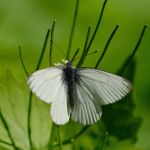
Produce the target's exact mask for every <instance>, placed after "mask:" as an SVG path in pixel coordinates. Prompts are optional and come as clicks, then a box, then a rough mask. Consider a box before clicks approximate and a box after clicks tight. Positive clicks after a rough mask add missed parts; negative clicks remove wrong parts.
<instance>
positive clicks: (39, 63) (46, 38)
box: [35, 29, 50, 71]
mask: <svg viewBox="0 0 150 150" xmlns="http://www.w3.org/2000/svg"><path fill="white" fill-rule="evenodd" d="M49 34H50V29H48V31H47V34H46V37H45V41H44V45H43V48H42V52H41V55H40V58H39V60H38V63H37V66H36V70H38V69H39V68H40V65H41V62H42V60H43V56H44V53H45V50H46V45H47V42H48V38H49ZM36 70H35V71H36Z"/></svg>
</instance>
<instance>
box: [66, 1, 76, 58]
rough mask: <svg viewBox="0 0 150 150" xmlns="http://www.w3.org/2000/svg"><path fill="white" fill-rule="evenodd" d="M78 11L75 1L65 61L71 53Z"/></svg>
mask: <svg viewBox="0 0 150 150" xmlns="http://www.w3.org/2000/svg"><path fill="white" fill-rule="evenodd" d="M78 9H79V0H76V7H75V12H74V17H73V23H72V28H71V32H70V37H69V44H68V48H67V56H66V59H69V56H70V53H71V46H72V40H73V37H74V31H75V26H76V21H77V16H78Z"/></svg>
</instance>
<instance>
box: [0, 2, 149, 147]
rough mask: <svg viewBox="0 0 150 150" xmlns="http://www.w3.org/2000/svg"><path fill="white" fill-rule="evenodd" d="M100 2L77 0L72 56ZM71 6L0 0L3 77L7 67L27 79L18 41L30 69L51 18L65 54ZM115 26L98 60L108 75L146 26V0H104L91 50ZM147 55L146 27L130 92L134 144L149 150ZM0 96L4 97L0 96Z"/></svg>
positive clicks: (89, 61) (57, 58)
mask: <svg viewBox="0 0 150 150" xmlns="http://www.w3.org/2000/svg"><path fill="white" fill-rule="evenodd" d="M102 3H103V1H102V0H86V1H85V0H80V4H79V15H78V18H77V26H76V30H75V37H74V41H73V46H72V54H73V52H74V51H75V50H76V49H77V48H78V47H80V48H83V46H84V41H85V37H86V33H87V29H88V26H89V25H91V27H92V31H93V29H94V27H95V25H96V21H97V19H98V17H99V13H100V10H101V6H102ZM74 6H75V0H73V1H69V0H64V1H62V0H42V1H41V0H32V1H29V0H13V1H11V0H1V1H0V69H1V72H0V74H1V76H3V75H5V72H6V71H5V70H10V72H11V73H12V74H13V76H15V79H16V81H17V80H21V79H25V74H24V72H23V69H22V67H21V63H20V60H19V53H18V45H19V44H21V45H22V52H23V57H24V60H25V64H26V67H27V68H28V71H29V72H30V73H32V71H33V70H34V68H35V66H36V63H37V60H38V57H39V54H40V52H41V48H42V45H43V42H44V37H45V34H46V32H47V29H48V28H51V25H52V22H53V20H56V28H55V35H54V41H55V43H56V44H57V45H59V47H61V49H63V50H64V52H66V49H67V44H68V41H69V33H70V29H71V24H72V18H73V13H74ZM116 24H119V25H120V27H119V30H118V31H117V33H116V34H115V37H114V38H113V40H112V42H111V45H110V47H109V49H108V52H107V54H106V56H105V57H104V59H103V61H102V63H101V64H100V69H103V70H106V71H109V72H112V73H115V72H116V71H117V70H118V69H119V68H120V67H121V65H122V64H123V62H124V60H125V59H126V58H127V56H129V54H131V52H132V50H133V49H134V46H135V44H136V42H137V40H138V37H139V35H140V33H141V31H142V28H143V26H144V25H145V24H150V1H149V0H132V1H131V0H126V1H120V0H108V4H107V6H106V9H105V13H104V16H103V19H102V23H101V26H100V28H99V31H98V33H97V35H96V38H95V40H94V43H93V44H92V47H91V49H90V51H93V50H97V49H99V50H101V51H102V50H103V48H104V46H105V44H106V41H107V39H108V37H109V35H110V33H111V32H112V30H113V29H114V27H115V25H116ZM54 50H55V52H54V55H53V62H60V61H61V59H62V58H64V56H62V55H61V53H60V51H59V49H58V48H56V47H55V46H54ZM101 51H100V53H101ZM100 53H98V54H94V55H91V56H89V57H88V58H87V59H86V62H85V64H84V66H91V67H92V66H93V65H94V64H95V62H96V59H97V58H98V57H99V55H100ZM149 59H150V29H149V27H148V28H147V30H146V33H145V35H144V38H143V41H142V43H141V45H140V47H139V49H138V52H137V54H136V61H137V66H136V73H135V79H134V91H133V93H134V98H135V99H134V102H135V105H136V107H135V109H134V114H135V115H137V116H140V117H141V118H142V124H141V126H140V128H139V130H138V134H137V142H136V144H135V145H136V147H137V149H139V150H150V143H149V139H150V129H149V127H150V116H149V114H150V109H149V105H150V79H149V77H150V67H149V65H150V60H149ZM48 64H49V63H48V48H47V52H46V55H45V58H44V63H43V64H42V68H44V67H48ZM131 71H132V70H131ZM8 78H9V76H8ZM1 80H3V78H1ZM4 84H5V83H4ZM8 84H9V83H8ZM0 98H2V96H1V97H0ZM42 105H44V104H42ZM46 107H47V106H46ZM122 130H123V129H122ZM91 138H92V136H91ZM80 142H81V141H80ZM112 149H113V148H112Z"/></svg>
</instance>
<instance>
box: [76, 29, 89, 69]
mask: <svg viewBox="0 0 150 150" xmlns="http://www.w3.org/2000/svg"><path fill="white" fill-rule="evenodd" d="M90 31H91V26H89V28H88V31H87V35H86V39H85V44H84V48H83V51H82V56H81V58H80V60H79V62H78V64H77V68H79V67H81V66H82V64H83V63H84V60H85V57H86V55H87V53H88V50H89V49H87V44H88V41H89V36H90Z"/></svg>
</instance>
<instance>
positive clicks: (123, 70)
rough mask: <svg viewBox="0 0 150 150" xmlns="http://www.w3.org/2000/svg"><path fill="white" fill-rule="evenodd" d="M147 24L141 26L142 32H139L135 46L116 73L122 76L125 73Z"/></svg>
mask: <svg viewBox="0 0 150 150" xmlns="http://www.w3.org/2000/svg"><path fill="white" fill-rule="evenodd" d="M147 26H148V25H147V24H146V25H144V27H143V29H142V32H141V34H140V36H139V38H138V41H137V44H136V45H135V48H134V49H133V52H132V53H131V55H130V56H129V57H128V58H127V59H126V61H125V62H124V64H123V67H121V69H120V70H119V71H118V74H119V75H122V76H123V75H124V74H125V72H126V70H127V68H128V66H129V64H130V62H131V61H132V59H133V57H134V56H135V54H136V52H137V50H138V48H139V46H140V44H141V42H142V39H143V37H144V34H145V31H146V29H147Z"/></svg>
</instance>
